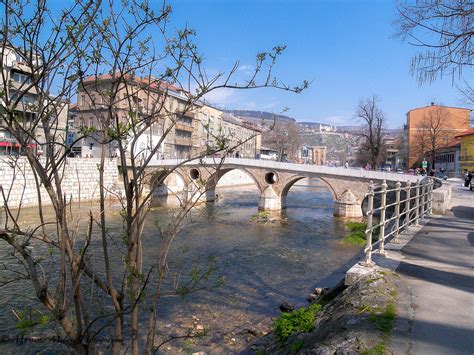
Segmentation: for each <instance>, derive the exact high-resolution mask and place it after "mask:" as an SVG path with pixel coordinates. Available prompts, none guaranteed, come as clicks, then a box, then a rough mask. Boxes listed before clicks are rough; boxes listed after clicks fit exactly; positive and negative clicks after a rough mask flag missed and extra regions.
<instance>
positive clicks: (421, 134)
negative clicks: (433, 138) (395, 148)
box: [413, 126, 430, 167]
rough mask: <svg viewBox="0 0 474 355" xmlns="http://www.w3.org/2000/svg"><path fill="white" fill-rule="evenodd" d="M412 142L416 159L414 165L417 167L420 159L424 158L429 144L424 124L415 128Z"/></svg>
mask: <svg viewBox="0 0 474 355" xmlns="http://www.w3.org/2000/svg"><path fill="white" fill-rule="evenodd" d="M414 144H415V149H413V151H414V152H415V154H416V156H417V161H416V163H415V165H416V167H418V166H419V164H420V163H421V161H423V160H424V159H425V157H426V153H427V152H428V150H429V149H428V147H429V144H430V143H429V139H428V132H427V131H426V130H425V127H424V126H423V127H420V128H418V129H417V131H416V135H415V139H414Z"/></svg>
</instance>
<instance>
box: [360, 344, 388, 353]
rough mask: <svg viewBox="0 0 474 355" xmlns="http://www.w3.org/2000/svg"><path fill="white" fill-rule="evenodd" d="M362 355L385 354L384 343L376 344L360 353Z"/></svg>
mask: <svg viewBox="0 0 474 355" xmlns="http://www.w3.org/2000/svg"><path fill="white" fill-rule="evenodd" d="M362 354H363V355H384V354H385V343H383V342H382V343H378V344H377V345H375V346H374V347H372V348H370V349H367V350H365V351H363V352H362Z"/></svg>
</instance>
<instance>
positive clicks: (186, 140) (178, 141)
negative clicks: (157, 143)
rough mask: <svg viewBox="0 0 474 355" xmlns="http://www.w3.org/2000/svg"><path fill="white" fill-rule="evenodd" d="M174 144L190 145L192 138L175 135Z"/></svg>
mask: <svg viewBox="0 0 474 355" xmlns="http://www.w3.org/2000/svg"><path fill="white" fill-rule="evenodd" d="M174 144H176V145H187V146H192V145H193V139H192V138H191V137H189V138H188V137H175V139H174Z"/></svg>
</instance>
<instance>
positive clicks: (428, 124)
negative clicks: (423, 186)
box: [405, 103, 471, 168]
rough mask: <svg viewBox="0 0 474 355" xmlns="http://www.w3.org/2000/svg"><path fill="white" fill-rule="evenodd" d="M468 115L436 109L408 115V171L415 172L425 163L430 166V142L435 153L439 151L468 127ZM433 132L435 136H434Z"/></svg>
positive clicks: (467, 112)
mask: <svg viewBox="0 0 474 355" xmlns="http://www.w3.org/2000/svg"><path fill="white" fill-rule="evenodd" d="M470 115H471V111H470V110H469V109H466V108H458V107H448V106H441V105H435V104H434V103H431V105H430V106H427V107H420V108H415V109H413V110H410V111H408V113H407V125H406V130H405V134H406V138H407V140H406V141H407V147H406V152H407V153H406V154H407V157H406V158H407V160H406V161H407V168H417V167H419V166H420V162H421V161H422V160H423V159H426V160H428V161H429V163H430V167H431V166H432V164H433V162H431V161H430V159H431V158H432V156H430V155H431V154H429V153H430V152H429V149H430V146H431V144H430V142H429V140H430V139H432V140H434V141H435V149H436V150H438V149H441V148H443V147H445V146H446V145H447V143H448V142H451V141H452V140H453V139H454V137H455V136H456V135H458V134H460V133H461V132H463V131H465V130H467V129H468V128H469V127H470ZM433 132H436V133H433Z"/></svg>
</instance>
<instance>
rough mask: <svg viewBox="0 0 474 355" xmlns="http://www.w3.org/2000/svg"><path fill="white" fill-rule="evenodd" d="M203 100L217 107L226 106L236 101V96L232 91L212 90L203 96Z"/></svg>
mask: <svg viewBox="0 0 474 355" xmlns="http://www.w3.org/2000/svg"><path fill="white" fill-rule="evenodd" d="M204 99H206V100H207V101H209V102H210V103H211V104H215V105H218V106H226V105H230V104H232V103H235V102H236V101H238V98H237V95H236V93H235V91H234V90H232V89H216V90H212V91H211V92H209V93H207V94H206V95H204Z"/></svg>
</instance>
